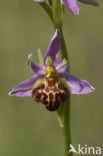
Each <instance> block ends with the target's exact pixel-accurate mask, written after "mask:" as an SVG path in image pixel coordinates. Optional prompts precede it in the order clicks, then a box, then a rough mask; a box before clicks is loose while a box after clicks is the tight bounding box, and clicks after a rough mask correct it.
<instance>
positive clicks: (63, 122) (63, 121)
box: [40, 0, 73, 156]
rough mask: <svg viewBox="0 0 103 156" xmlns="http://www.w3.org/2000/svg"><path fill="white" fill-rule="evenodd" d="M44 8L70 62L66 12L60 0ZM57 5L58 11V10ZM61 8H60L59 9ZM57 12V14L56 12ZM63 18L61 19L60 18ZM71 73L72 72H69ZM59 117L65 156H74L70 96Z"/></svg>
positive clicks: (43, 5) (62, 51)
mask: <svg viewBox="0 0 103 156" xmlns="http://www.w3.org/2000/svg"><path fill="white" fill-rule="evenodd" d="M59 3H60V4H59ZM40 5H41V6H42V8H43V9H44V10H45V11H46V13H47V14H48V16H49V17H50V19H51V21H52V22H53V24H54V27H55V29H59V31H60V32H61V57H62V59H63V58H65V59H67V60H68V62H69V59H68V52H67V48H66V44H65V40H64V36H63V31H62V25H63V14H64V11H63V10H61V9H63V8H62V6H61V2H60V0H53V5H54V6H53V9H52V10H51V8H50V7H49V6H47V4H46V3H40ZM56 5H57V9H56ZM59 7H60V8H59ZM56 10H57V12H56ZM60 16H61V17H60ZM69 72H70V71H69ZM58 116H59V120H60V126H61V127H62V128H63V134H64V141H65V156H72V155H73V154H72V153H71V152H70V153H69V152H68V151H69V150H70V144H71V134H70V96H69V99H68V101H67V102H65V103H63V104H62V105H61V107H60V108H59V110H58Z"/></svg>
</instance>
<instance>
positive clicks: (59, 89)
mask: <svg viewBox="0 0 103 156" xmlns="http://www.w3.org/2000/svg"><path fill="white" fill-rule="evenodd" d="M32 97H33V99H34V101H36V102H41V103H42V104H44V105H45V106H46V109H47V110H49V111H55V110H57V109H58V108H59V106H60V104H61V103H63V102H65V101H66V100H67V99H68V97H69V88H68V86H67V83H66V81H65V80H64V79H62V78H53V77H52V78H51V77H49V78H47V77H46V78H44V79H39V80H38V81H37V82H36V84H35V85H34V86H33V89H32Z"/></svg>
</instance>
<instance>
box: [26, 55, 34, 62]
mask: <svg viewBox="0 0 103 156" xmlns="http://www.w3.org/2000/svg"><path fill="white" fill-rule="evenodd" d="M32 55H33V54H32V53H30V54H29V55H28V57H27V62H28V64H30V61H31V58H32Z"/></svg>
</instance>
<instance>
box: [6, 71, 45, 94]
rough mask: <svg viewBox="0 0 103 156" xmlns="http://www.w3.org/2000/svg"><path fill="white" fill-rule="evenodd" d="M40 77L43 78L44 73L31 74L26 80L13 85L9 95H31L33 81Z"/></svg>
mask: <svg viewBox="0 0 103 156" xmlns="http://www.w3.org/2000/svg"><path fill="white" fill-rule="evenodd" d="M40 78H44V75H39V74H38V75H35V76H32V77H31V78H29V79H28V80H26V81H23V82H21V83H19V84H18V85H16V86H15V87H13V89H12V90H11V92H9V95H11V96H23V97H24V96H31V88H32V87H33V85H34V84H35V82H36V81H37V80H38V79H40Z"/></svg>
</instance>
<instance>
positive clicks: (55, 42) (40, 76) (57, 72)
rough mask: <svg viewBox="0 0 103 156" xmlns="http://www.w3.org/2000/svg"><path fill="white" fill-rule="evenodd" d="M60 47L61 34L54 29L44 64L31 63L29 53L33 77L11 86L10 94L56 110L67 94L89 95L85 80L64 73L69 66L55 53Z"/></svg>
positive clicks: (89, 88) (87, 84)
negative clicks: (30, 98)
mask: <svg viewBox="0 0 103 156" xmlns="http://www.w3.org/2000/svg"><path fill="white" fill-rule="evenodd" d="M60 47H61V34H60V32H59V31H58V30H56V32H55V34H54V36H53V38H52V39H51V41H50V44H49V47H48V48H47V50H46V52H45V55H44V60H43V62H44V63H43V65H40V64H37V63H34V62H33V61H32V58H31V57H32V55H31V54H29V56H28V64H29V66H30V68H31V71H32V72H33V74H34V75H33V76H32V77H30V78H29V79H27V80H26V81H23V82H21V83H20V84H18V85H16V86H15V87H13V89H12V90H11V92H10V93H9V95H11V96H19V97H28V96H31V97H32V98H33V99H34V101H36V102H39V103H42V104H44V105H45V107H46V109H48V110H50V111H55V110H57V109H58V108H59V106H60V104H62V103H64V102H65V101H66V100H67V99H68V98H69V95H70V94H88V93H90V92H93V91H94V88H93V87H92V86H91V85H90V84H89V83H88V82H87V81H86V80H82V79H79V78H77V77H76V76H74V75H72V74H69V73H68V72H67V70H68V68H69V65H68V63H67V61H66V59H63V61H62V62H61V63H59V60H58V58H57V54H58V52H59V50H60Z"/></svg>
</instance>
